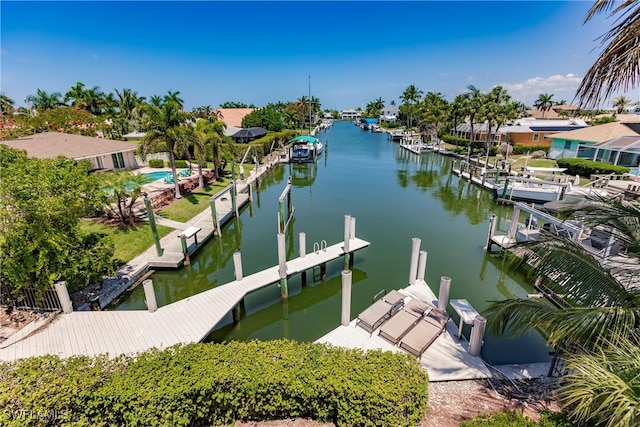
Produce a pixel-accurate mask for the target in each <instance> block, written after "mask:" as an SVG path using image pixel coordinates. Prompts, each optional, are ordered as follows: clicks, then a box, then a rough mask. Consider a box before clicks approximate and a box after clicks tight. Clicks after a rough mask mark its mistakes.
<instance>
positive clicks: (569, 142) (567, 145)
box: [564, 141, 571, 150]
mask: <svg viewBox="0 0 640 427" xmlns="http://www.w3.org/2000/svg"><path fill="white" fill-rule="evenodd" d="M564 149H565V150H571V141H565V142H564Z"/></svg>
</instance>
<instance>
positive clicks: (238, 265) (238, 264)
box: [233, 252, 244, 281]
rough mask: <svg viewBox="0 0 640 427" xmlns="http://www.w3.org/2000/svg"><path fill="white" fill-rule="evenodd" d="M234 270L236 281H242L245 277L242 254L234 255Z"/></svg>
mask: <svg viewBox="0 0 640 427" xmlns="http://www.w3.org/2000/svg"><path fill="white" fill-rule="evenodd" d="M233 268H234V270H235V273H236V280H238V281H240V280H242V279H243V278H244V276H243V273H242V254H241V253H240V252H234V253H233Z"/></svg>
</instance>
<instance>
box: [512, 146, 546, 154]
mask: <svg viewBox="0 0 640 427" xmlns="http://www.w3.org/2000/svg"><path fill="white" fill-rule="evenodd" d="M550 148H551V147H549V146H548V145H514V146H513V151H512V152H511V154H527V153H533V152H534V151H544V152H546V153H548V152H549V149H550Z"/></svg>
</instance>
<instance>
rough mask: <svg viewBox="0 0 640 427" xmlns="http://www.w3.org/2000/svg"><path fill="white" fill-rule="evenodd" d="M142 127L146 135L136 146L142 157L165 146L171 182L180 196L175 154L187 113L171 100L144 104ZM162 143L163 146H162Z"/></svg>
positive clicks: (177, 150) (178, 196)
mask: <svg viewBox="0 0 640 427" xmlns="http://www.w3.org/2000/svg"><path fill="white" fill-rule="evenodd" d="M144 119H145V120H144V128H145V130H146V135H145V136H144V138H142V140H141V144H140V146H139V147H138V150H139V153H140V155H141V156H142V158H143V159H144V158H146V156H147V154H149V153H151V152H153V151H155V150H158V149H160V148H165V149H166V151H167V152H168V153H169V163H170V164H171V172H172V174H173V183H174V187H175V192H176V198H177V199H179V198H182V194H180V186H179V185H178V174H177V173H176V154H178V153H179V152H180V150H181V147H182V146H181V145H180V144H181V138H182V137H184V133H183V131H182V130H181V129H180V128H181V127H182V126H183V125H184V124H185V123H186V122H187V120H188V119H189V115H188V114H187V113H184V112H183V111H181V109H180V106H179V105H178V104H177V103H176V102H174V101H171V100H168V101H166V102H163V103H162V105H160V106H155V105H151V104H149V105H146V106H145V108H144ZM163 145H164V147H162V146H163Z"/></svg>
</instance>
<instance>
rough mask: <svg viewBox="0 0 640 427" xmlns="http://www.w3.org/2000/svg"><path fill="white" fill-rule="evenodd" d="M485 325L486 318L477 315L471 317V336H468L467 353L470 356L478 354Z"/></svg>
mask: <svg viewBox="0 0 640 427" xmlns="http://www.w3.org/2000/svg"><path fill="white" fill-rule="evenodd" d="M486 326H487V319H485V318H484V317H482V316H480V315H478V316H476V318H475V319H473V327H472V328H471V336H470V337H469V354H471V355H472V356H480V349H481V348H482V339H483V338H484V330H485V328H486Z"/></svg>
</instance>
